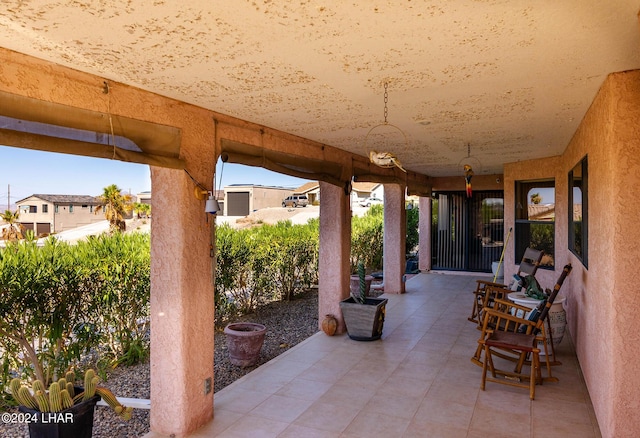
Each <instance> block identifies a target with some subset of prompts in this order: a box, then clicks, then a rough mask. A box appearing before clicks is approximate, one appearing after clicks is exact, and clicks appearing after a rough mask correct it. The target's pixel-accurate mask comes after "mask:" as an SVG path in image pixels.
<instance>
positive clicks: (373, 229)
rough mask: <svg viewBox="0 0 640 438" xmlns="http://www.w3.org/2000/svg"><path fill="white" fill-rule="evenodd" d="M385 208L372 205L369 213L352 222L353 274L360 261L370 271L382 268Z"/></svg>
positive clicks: (351, 257)
mask: <svg viewBox="0 0 640 438" xmlns="http://www.w3.org/2000/svg"><path fill="white" fill-rule="evenodd" d="M383 214H384V210H383V206H382V205H372V206H371V207H370V208H369V210H368V211H367V213H366V214H365V215H364V216H362V217H358V216H355V217H354V218H353V219H352V221H351V256H350V265H351V272H352V273H355V272H356V271H357V264H358V261H362V262H363V263H364V264H365V265H366V266H368V267H369V268H370V269H374V270H375V269H381V268H382V253H383V243H384V220H383Z"/></svg>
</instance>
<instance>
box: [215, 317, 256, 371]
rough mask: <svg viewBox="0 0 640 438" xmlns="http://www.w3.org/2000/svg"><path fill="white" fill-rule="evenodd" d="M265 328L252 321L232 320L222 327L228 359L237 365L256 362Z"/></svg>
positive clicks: (246, 365)
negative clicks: (232, 321)
mask: <svg viewBox="0 0 640 438" xmlns="http://www.w3.org/2000/svg"><path fill="white" fill-rule="evenodd" d="M266 332H267V328H266V327H265V326H264V325H262V324H256V323H253V322H234V323H231V324H229V325H227V326H226V327H225V328H224V333H225V335H227V349H228V351H229V361H230V362H231V363H232V364H233V365H237V366H239V367H243V368H245V367H250V366H253V365H255V364H256V363H258V360H259V359H260V350H261V349H262V344H263V343H264V336H265V333H266Z"/></svg>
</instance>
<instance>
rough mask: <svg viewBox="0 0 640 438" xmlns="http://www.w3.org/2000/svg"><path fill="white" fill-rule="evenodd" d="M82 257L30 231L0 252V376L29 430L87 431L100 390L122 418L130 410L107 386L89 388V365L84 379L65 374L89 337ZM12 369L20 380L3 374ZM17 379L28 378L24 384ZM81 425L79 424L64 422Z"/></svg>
mask: <svg viewBox="0 0 640 438" xmlns="http://www.w3.org/2000/svg"><path fill="white" fill-rule="evenodd" d="M74 248H76V247H74ZM76 249H77V248H76ZM84 256H85V254H84V253H81V252H80V251H79V250H78V251H77V250H74V251H72V250H71V248H70V247H69V246H68V245H67V244H65V243H63V242H59V241H57V240H55V239H53V238H49V239H48V240H47V241H46V242H45V244H44V246H43V247H38V246H37V243H36V241H35V240H34V239H33V238H30V239H27V240H25V241H22V242H18V243H12V244H10V245H8V246H7V247H6V248H4V249H3V250H2V251H0V335H1V336H0V349H1V350H2V351H3V361H5V362H4V363H5V366H4V367H3V369H2V370H0V383H1V384H2V385H1V386H2V387H3V388H4V387H5V386H9V387H10V390H11V396H12V397H13V398H14V399H15V400H16V402H17V403H18V404H19V405H20V407H19V409H20V410H21V411H22V413H21V414H19V415H23V418H24V419H25V422H28V423H29V430H30V433H31V436H32V437H58V438H61V437H64V436H67V437H73V438H76V437H81V436H91V430H92V425H93V410H94V406H95V403H96V402H97V401H98V400H99V399H100V397H102V398H104V400H105V401H106V402H107V403H109V404H111V405H112V406H113V407H114V409H115V411H116V412H117V413H118V414H120V415H121V416H122V417H123V418H125V419H126V418H127V417H129V416H130V415H131V409H127V408H125V407H123V406H121V405H120V404H119V403H118V402H117V400H116V399H115V397H114V396H113V394H112V393H111V392H109V391H108V390H106V389H104V388H99V389H96V390H94V389H93V387H95V384H96V383H97V377H96V376H95V373H94V372H93V371H92V370H89V371H87V374H86V375H85V380H86V383H85V385H84V386H74V385H73V382H75V374H73V375H72V374H71V373H68V370H69V369H71V365H72V364H73V363H77V362H78V361H79V360H80V359H81V355H82V354H83V353H86V352H87V351H89V350H90V348H91V346H92V345H94V342H95V339H96V338H95V337H96V336H97V335H96V328H95V327H96V326H95V324H94V319H93V318H94V317H95V311H96V310H95V309H94V308H92V307H91V306H90V304H89V302H88V300H87V299H86V297H87V296H88V294H87V291H91V290H94V288H95V287H96V285H97V284H98V282H97V276H95V275H94V276H92V275H91V272H90V270H89V268H88V267H87V266H86V263H85V260H84V259H83V257H84ZM65 372H66V374H65ZM17 373H20V377H21V379H19V378H16V379H13V380H11V378H12V377H16V376H17ZM61 376H65V377H64V378H63V379H60V377H61ZM10 380H11V381H10ZM22 381H25V382H26V381H30V382H33V383H32V385H31V387H30V388H27V387H26V386H23V385H22V384H21V382H22ZM7 383H9V384H8V385H7ZM94 391H95V392H94ZM69 400H71V402H70V401H69ZM83 411H89V413H88V414H87V415H88V416H87V417H84V415H81V412H83ZM81 418H82V419H81ZM85 418H87V419H85ZM49 420H50V421H49ZM71 423H73V424H71ZM81 424H84V425H85V426H86V428H84V429H76V428H75V427H72V426H73V425H76V426H78V427H79V426H80V425H81ZM83 430H88V432H83ZM63 431H64V432H63Z"/></svg>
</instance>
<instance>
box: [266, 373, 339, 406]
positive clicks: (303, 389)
mask: <svg viewBox="0 0 640 438" xmlns="http://www.w3.org/2000/svg"><path fill="white" fill-rule="evenodd" d="M331 387H332V384H331V383H326V382H318V381H315V380H305V379H299V378H296V379H293V380H292V381H291V382H289V383H287V384H286V385H284V386H283V387H282V388H281V389H280V390H279V391H278V392H277V393H276V394H277V395H282V396H286V397H293V398H299V399H301V400H312V401H315V400H317V399H318V398H320V397H321V396H322V395H323V394H324V393H326V392H327V391H328V390H329V389H331Z"/></svg>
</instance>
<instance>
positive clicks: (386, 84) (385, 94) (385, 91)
mask: <svg viewBox="0 0 640 438" xmlns="http://www.w3.org/2000/svg"><path fill="white" fill-rule="evenodd" d="M388 86H389V84H388V83H387V82H385V83H384V123H385V124H386V123H387V116H388V115H389V109H388V108H387V102H388V101H389V93H388V92H387V87H388Z"/></svg>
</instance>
